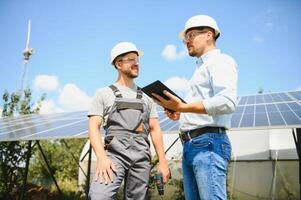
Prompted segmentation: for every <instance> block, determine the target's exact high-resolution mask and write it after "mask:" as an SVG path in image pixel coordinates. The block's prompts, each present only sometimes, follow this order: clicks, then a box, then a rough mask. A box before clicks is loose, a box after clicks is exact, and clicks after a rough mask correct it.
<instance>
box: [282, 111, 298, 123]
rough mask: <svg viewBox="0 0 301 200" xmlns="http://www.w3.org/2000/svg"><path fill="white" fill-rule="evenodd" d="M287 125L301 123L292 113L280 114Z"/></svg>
mask: <svg viewBox="0 0 301 200" xmlns="http://www.w3.org/2000/svg"><path fill="white" fill-rule="evenodd" d="M281 114H282V116H283V118H284V120H285V122H286V124H287V125H295V124H300V123H301V121H300V120H299V119H298V117H297V116H296V115H295V114H294V113H293V112H292V111H286V112H281Z"/></svg>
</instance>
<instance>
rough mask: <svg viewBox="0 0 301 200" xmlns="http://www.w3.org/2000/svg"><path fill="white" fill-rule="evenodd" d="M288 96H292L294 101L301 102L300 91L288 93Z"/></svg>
mask: <svg viewBox="0 0 301 200" xmlns="http://www.w3.org/2000/svg"><path fill="white" fill-rule="evenodd" d="M289 94H290V95H292V96H293V97H294V98H295V99H297V100H301V91H296V92H289Z"/></svg>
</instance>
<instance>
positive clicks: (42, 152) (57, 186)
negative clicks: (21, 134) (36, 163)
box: [36, 140, 62, 196]
mask: <svg viewBox="0 0 301 200" xmlns="http://www.w3.org/2000/svg"><path fill="white" fill-rule="evenodd" d="M36 144H37V145H38V148H39V150H40V152H41V154H42V157H43V159H44V161H45V164H46V167H47V171H48V173H49V174H50V176H51V178H52V180H53V182H54V184H55V186H56V188H57V190H58V192H59V194H60V196H61V195H62V191H61V189H60V187H59V185H58V184H57V182H56V179H55V177H54V174H53V172H52V169H51V167H50V165H49V164H48V161H47V159H46V156H45V154H44V151H43V149H42V147H41V145H40V142H39V141H38V140H37V141H36Z"/></svg>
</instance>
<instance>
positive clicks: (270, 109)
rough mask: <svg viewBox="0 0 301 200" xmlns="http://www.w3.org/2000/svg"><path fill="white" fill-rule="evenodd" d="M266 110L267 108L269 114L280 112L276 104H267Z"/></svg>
mask: <svg viewBox="0 0 301 200" xmlns="http://www.w3.org/2000/svg"><path fill="white" fill-rule="evenodd" d="M266 108H267V112H268V113H272V112H278V110H277V108H276V106H275V104H267V105H266Z"/></svg>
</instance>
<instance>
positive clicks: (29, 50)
mask: <svg viewBox="0 0 301 200" xmlns="http://www.w3.org/2000/svg"><path fill="white" fill-rule="evenodd" d="M30 29H31V21H30V20H28V29H27V40H26V47H25V49H24V51H23V56H24V59H23V61H24V62H23V71H22V77H21V96H23V93H24V88H25V86H26V83H27V71H28V67H27V64H28V62H29V58H30V56H31V55H32V53H33V48H30V47H29V41H30Z"/></svg>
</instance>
